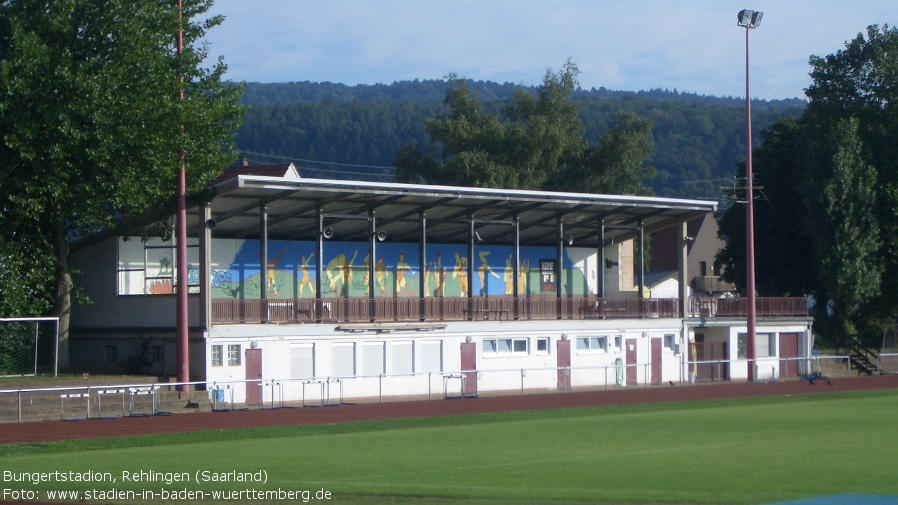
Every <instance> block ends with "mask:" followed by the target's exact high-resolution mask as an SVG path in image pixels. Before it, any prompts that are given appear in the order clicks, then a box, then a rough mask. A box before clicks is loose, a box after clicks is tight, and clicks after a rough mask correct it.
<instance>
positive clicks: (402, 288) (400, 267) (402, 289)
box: [396, 251, 415, 295]
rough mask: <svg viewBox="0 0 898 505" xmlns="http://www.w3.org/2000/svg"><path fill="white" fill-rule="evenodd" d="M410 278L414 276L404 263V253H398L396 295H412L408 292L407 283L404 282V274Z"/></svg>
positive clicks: (409, 267)
mask: <svg viewBox="0 0 898 505" xmlns="http://www.w3.org/2000/svg"><path fill="white" fill-rule="evenodd" d="M406 272H408V275H409V276H411V277H414V276H415V273H414V271H413V270H412V267H411V266H409V264H408V263H406V262H405V253H404V252H401V251H400V252H399V261H397V262H396V293H397V294H405V295H407V294H414V293H412V292H410V291H409V290H408V282H407V281H406V280H405V273H406Z"/></svg>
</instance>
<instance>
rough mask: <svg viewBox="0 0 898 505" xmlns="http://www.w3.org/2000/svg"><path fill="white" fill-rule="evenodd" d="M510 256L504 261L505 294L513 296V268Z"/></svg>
mask: <svg viewBox="0 0 898 505" xmlns="http://www.w3.org/2000/svg"><path fill="white" fill-rule="evenodd" d="M511 260H512V255H511V254H509V255H508V259H506V260H505V294H506V295H513V294H514V267H513V266H512V265H511Z"/></svg>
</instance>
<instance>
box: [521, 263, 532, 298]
mask: <svg viewBox="0 0 898 505" xmlns="http://www.w3.org/2000/svg"><path fill="white" fill-rule="evenodd" d="M529 274H530V260H521V271H520V272H519V273H518V279H519V280H520V282H519V284H518V289H520V290H521V292H520V293H519V294H527V279H528V278H529Z"/></svg>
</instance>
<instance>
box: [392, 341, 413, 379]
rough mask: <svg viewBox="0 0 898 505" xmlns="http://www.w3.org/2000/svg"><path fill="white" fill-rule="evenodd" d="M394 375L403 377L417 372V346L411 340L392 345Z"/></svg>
mask: <svg viewBox="0 0 898 505" xmlns="http://www.w3.org/2000/svg"><path fill="white" fill-rule="evenodd" d="M390 349H391V351H392V358H393V360H392V364H391V366H392V367H393V374H395V375H403V374H411V373H414V372H415V360H414V357H415V345H414V342H412V341H411V340H405V341H400V342H392V343H390Z"/></svg>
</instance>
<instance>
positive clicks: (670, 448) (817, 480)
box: [0, 390, 898, 505]
mask: <svg viewBox="0 0 898 505" xmlns="http://www.w3.org/2000/svg"><path fill="white" fill-rule="evenodd" d="M896 412H898V391H895V390H885V391H872V392H858V393H829V394H816V395H807V396H790V397H772V398H749V399H740V400H726V401H700V402H683V403H674V404H652V405H632V406H617V407H602V408H585V409H567V410H552V411H533V412H518V413H503V414H489V415H471V416H464V417H444V418H434V419H409V420H398V421H384V422H359V423H347V424H340V425H331V426H295V427H286V428H259V429H251V430H233V431H224V432H203V433H194V434H178V435H167V436H143V437H132V438H122V439H101V440H88V441H75V442H60V443H52V444H32V445H8V446H0V469H2V471H4V475H5V472H6V471H11V472H14V473H15V472H53V471H60V472H68V471H74V472H86V471H88V470H89V471H93V472H109V473H110V474H111V475H112V476H113V477H114V478H116V479H117V482H115V483H102V484H97V483H90V484H84V483H47V482H43V483H40V484H38V485H33V484H32V483H30V482H4V487H5V488H22V489H26V490H37V491H39V492H40V493H41V496H40V498H41V499H46V492H47V491H48V490H80V491H82V492H83V491H85V490H90V489H97V490H102V491H107V490H111V489H113V488H115V489H118V490H128V489H135V490H138V489H151V490H156V491H159V490H160V489H161V488H167V489H169V490H173V489H178V490H180V489H190V490H201V489H202V490H206V491H208V492H211V491H213V490H217V489H232V490H240V489H247V488H250V489H256V490H266V489H267V490H276V489H278V488H280V489H282V490H310V491H311V492H312V495H311V496H310V497H309V498H313V497H314V492H315V491H318V490H321V489H323V490H326V491H329V492H330V493H331V494H332V496H333V499H332V500H331V501H330V502H328V503H333V504H338V503H349V504H355V503H373V504H386V503H402V504H424V503H436V504H445V505H450V504H451V505H457V504H466V505H481V504H482V505H488V504H491V505H502V504H511V503H550V504H553V503H554V504H562V503H584V502H589V503H595V502H611V503H623V502H625V503H689V504H692V503H773V502H779V501H786V500H794V499H799V498H805V497H811V496H825V495H833V494H842V493H859V494H885V495H898V480H896V479H895V475H896V473H895V472H896V470H895V469H896V467H898V452H896V450H895V448H896V447H898V430H896V429H895V413H896ZM172 421H173V422H177V418H172ZM110 422H114V421H110ZM36 428H37V426H36ZM140 470H143V471H153V472H186V473H187V474H189V476H190V482H188V483H186V484H184V483H172V484H170V485H166V484H165V483H163V482H158V481H157V482H151V483H128V482H123V481H122V472H123V471H129V472H136V471H140ZM201 470H209V471H211V472H214V473H219V472H228V471H236V472H256V471H259V470H264V471H265V472H266V473H267V476H268V481H267V483H266V484H259V483H251V484H247V483H239V482H238V483H233V482H232V483H197V482H195V481H194V480H195V477H196V472H197V471H201ZM244 497H246V496H244ZM208 501H210V502H219V501H216V500H215V499H210V500H208ZM266 501H269V500H266ZM303 501H304V500H303V499H302V497H301V495H300V497H299V498H296V499H293V500H285V502H290V503H302V502H303ZM134 502H135V503H150V501H144V500H134ZM114 503H123V502H122V501H114ZM257 503H258V502H257Z"/></svg>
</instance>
